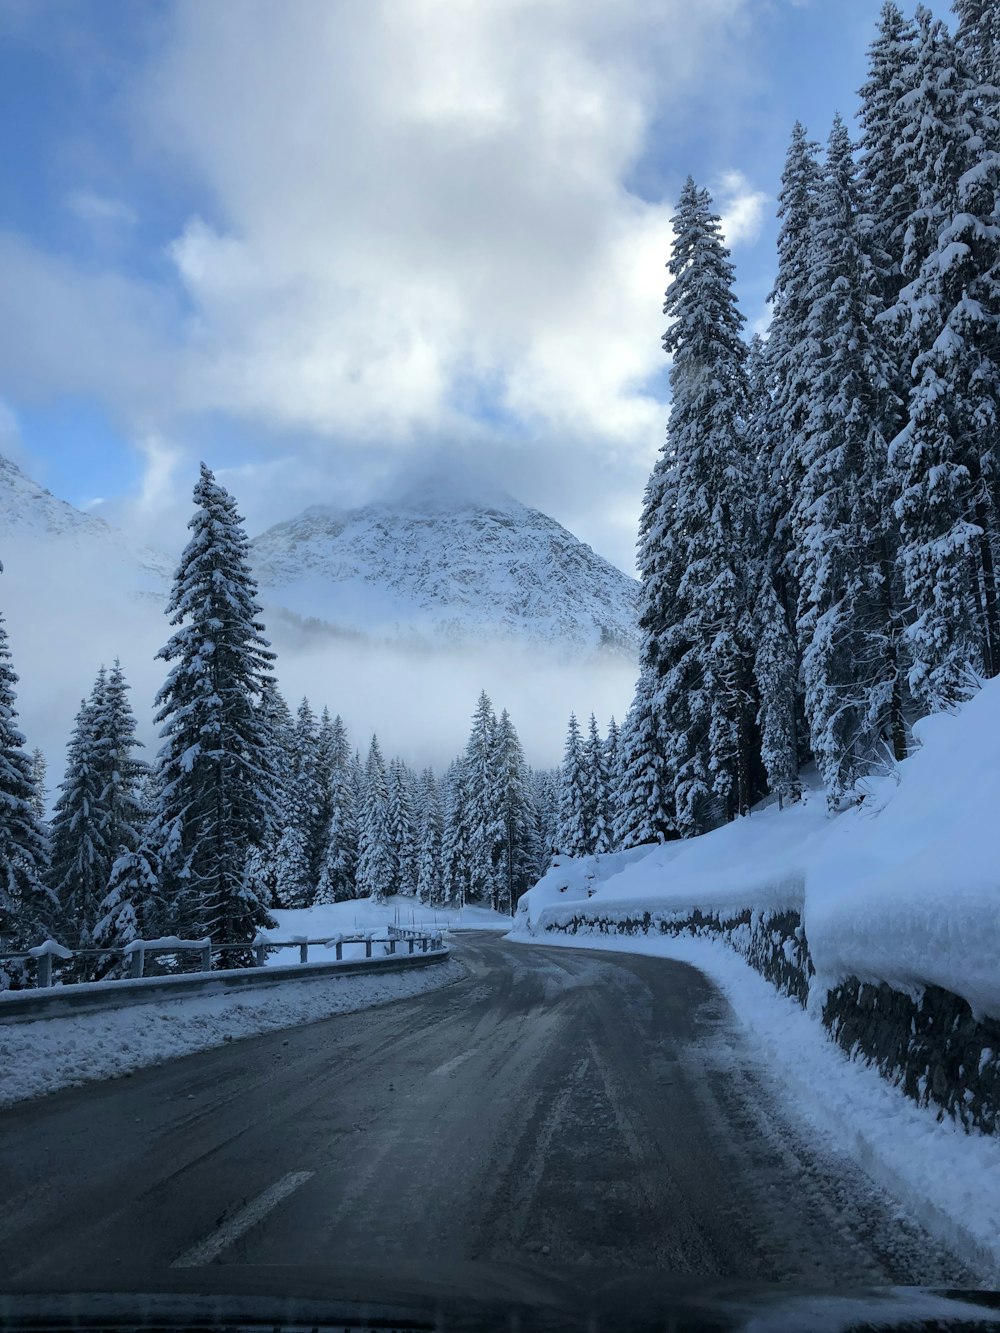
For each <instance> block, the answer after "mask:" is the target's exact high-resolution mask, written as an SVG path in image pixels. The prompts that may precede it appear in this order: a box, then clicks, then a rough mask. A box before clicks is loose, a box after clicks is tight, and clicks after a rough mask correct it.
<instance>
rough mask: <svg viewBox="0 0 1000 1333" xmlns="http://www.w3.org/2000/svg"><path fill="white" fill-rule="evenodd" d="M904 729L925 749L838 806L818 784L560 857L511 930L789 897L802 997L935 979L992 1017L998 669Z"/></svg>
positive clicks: (998, 907) (738, 907) (997, 989)
mask: <svg viewBox="0 0 1000 1333" xmlns="http://www.w3.org/2000/svg"><path fill="white" fill-rule="evenodd" d="M915 732H916V736H917V739H918V740H919V741H920V748H919V749H918V750H917V751H916V752H915V753H914V754H913V755H912V756H911V757H910V758H909V759H907V760H906V761H905V762H904V763H902V764H901V765H899V767H898V769H897V770H896V773H895V774H894V775H893V776H891V777H885V778H881V779H878V780H877V781H873V782H871V783H870V784H869V787H870V790H869V795H868V796H867V797H866V799H865V801H864V803H863V804H862V805H861V806H860V807H858V808H855V809H852V810H850V811H848V812H846V813H844V814H841V815H838V816H836V817H833V818H831V817H829V816H828V815H827V813H826V809H825V804H824V802H823V800H822V797H821V796H819V795H817V794H813V795H812V796H811V799H808V800H807V801H806V802H805V803H803V804H800V805H796V806H793V807H791V808H790V809H786V810H784V811H778V810H777V809H776V808H774V807H771V808H769V809H767V810H763V811H760V812H759V813H755V814H753V815H751V816H750V817H749V818H746V819H740V820H737V821H735V822H734V823H732V824H728V825H726V826H725V827H724V828H721V829H717V830H715V831H714V832H712V833H707V834H705V835H704V836H702V837H700V838H691V839H689V840H687V841H683V842H674V843H668V844H666V845H664V846H662V847H656V848H653V849H652V850H650V849H643V848H639V849H636V850H634V851H631V852H625V853H616V854H612V855H610V856H602V857H584V858H580V859H578V860H575V861H564V862H563V863H562V864H560V865H557V866H555V867H553V869H552V870H550V871H549V873H548V874H547V875H546V876H545V877H544V878H543V879H542V880H541V881H540V882H539V883H538V884H537V885H536V887H535V888H533V889H532V890H531V891H530V893H528V894H526V895H525V896H524V897H523V898H522V899H521V901H520V903H519V905H518V914H517V917H516V919H515V925H514V931H515V934H516V935H519V936H527V937H531V936H535V935H538V934H540V933H544V932H545V931H547V930H550V929H553V928H555V929H559V928H561V927H565V925H566V924H567V923H568V922H570V921H571V920H572V919H573V918H574V917H577V918H578V917H580V915H581V914H584V915H589V914H594V915H597V914H599V913H600V914H607V913H608V912H609V911H610V912H612V913H615V914H618V913H621V914H633V915H634V914H636V913H640V914H641V913H643V912H646V911H650V912H655V913H657V915H658V916H661V917H662V916H663V915H664V914H668V915H669V916H674V917H676V918H681V917H685V916H688V915H690V913H691V912H692V911H695V910H697V911H701V912H715V913H719V914H724V913H730V912H733V913H735V912H739V911H742V910H745V909H746V908H752V909H754V910H756V911H766V910H773V911H782V910H787V909H793V910H795V911H798V912H800V913H801V914H802V921H803V925H804V928H805V934H806V938H807V939H808V942H809V951H810V954H811V957H812V962H813V965H814V966H815V968H816V976H815V977H814V978H813V980H812V984H811V987H810V1007H816V1006H817V1005H821V1003H822V1000H823V998H824V997H825V996H826V994H827V993H828V991H829V990H830V989H832V988H833V987H835V986H836V985H838V984H839V983H840V982H841V981H843V980H845V979H846V978H848V977H857V978H858V979H859V980H861V981H875V982H879V981H884V982H887V983H888V984H889V985H891V986H893V987H894V988H896V989H899V990H902V991H904V992H913V991H919V990H920V989H922V988H923V987H925V986H927V985H937V986H940V987H942V988H944V989H945V990H948V991H951V992H952V993H954V994H955V995H959V996H961V997H962V998H963V999H965V1000H967V1001H968V1003H969V1004H970V1006H971V1007H972V1010H973V1012H974V1013H975V1014H977V1015H983V1014H986V1015H990V1016H992V1017H994V1018H1000V836H998V832H997V819H998V811H1000V680H997V681H991V682H990V683H989V684H987V685H986V686H985V687H984V688H983V689H982V690H981V691H980V693H979V694H978V695H977V696H976V697H975V698H974V699H972V700H971V702H969V703H968V704H966V705H965V706H964V707H963V708H962V709H961V710H960V711H958V712H957V713H955V714H949V715H943V714H942V715H938V716H935V717H930V718H925V719H924V720H923V721H921V722H918V723H917V725H916V727H915Z"/></svg>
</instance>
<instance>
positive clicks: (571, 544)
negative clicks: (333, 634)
mask: <svg viewBox="0 0 1000 1333" xmlns="http://www.w3.org/2000/svg"><path fill="white" fill-rule="evenodd" d="M253 561H254V568H255V571H256V574H257V577H258V579H259V581H260V585H261V592H262V596H263V599H264V601H265V603H270V604H274V605H277V606H279V607H283V608H286V609H288V610H289V611H291V612H293V613H294V614H296V615H298V616H302V617H315V618H319V619H320V620H322V621H324V622H327V623H328V624H329V625H332V626H335V627H336V628H337V629H339V630H343V631H349V632H354V633H360V634H364V635H368V636H372V637H375V638H379V639H390V640H397V639H403V640H412V641H414V642H416V643H427V644H433V643H441V642H444V643H452V644H453V643H461V642H473V643H475V642H481V641H482V640H483V639H484V638H486V639H517V640H520V641H521V642H530V643H541V644H546V645H549V646H551V647H555V648H557V649H571V650H573V651H579V650H580V649H585V650H589V651H597V650H600V649H602V648H604V649H608V650H611V651H616V652H619V653H624V654H626V655H629V656H633V655H635V653H636V652H637V611H636V604H637V595H638V588H639V585H638V583H637V582H636V580H635V579H632V578H629V577H628V576H627V575H625V574H623V573H622V572H621V570H619V569H617V568H615V566H614V565H611V564H609V563H608V561H606V560H604V559H602V558H601V557H600V556H599V555H596V554H595V553H594V551H592V550H591V548H590V547H589V546H587V545H585V544H584V543H583V542H581V541H579V540H578V539H577V538H576V537H574V536H573V534H572V533H570V532H567V531H566V529H565V528H563V527H561V526H560V525H559V524H558V523H557V522H556V521H555V520H554V519H551V518H548V517H546V515H545V514H541V513H539V512H538V511H537V510H535V509H529V508H528V507H527V506H526V505H523V504H520V503H519V502H518V501H517V500H514V499H512V498H511V497H510V496H509V495H503V494H496V495H493V496H490V497H489V498H486V499H482V498H477V499H462V498H457V499H456V498H455V497H454V496H452V495H446V496H442V495H440V494H439V493H437V492H436V491H435V490H434V489H433V488H430V487H422V488H420V489H418V490H415V491H412V492H410V493H409V494H408V495H407V496H405V497H404V498H403V499H402V500H400V501H398V502H396V503H391V504H390V503H379V504H371V505H367V506H365V507H364V508H362V509H355V510H350V511H341V510H336V509H331V508H326V507H324V506H316V507H313V508H310V509H307V510H306V511H305V512H304V513H302V514H300V515H299V516H298V517H297V518H293V519H290V520H289V521H288V522H285V523H279V524H276V525H275V526H274V527H272V528H270V529H268V531H267V532H265V533H263V534H262V535H261V536H260V537H257V538H256V539H255V540H254V542H253Z"/></svg>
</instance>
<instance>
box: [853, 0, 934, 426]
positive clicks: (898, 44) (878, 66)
mask: <svg viewBox="0 0 1000 1333" xmlns="http://www.w3.org/2000/svg"><path fill="white" fill-rule="evenodd" d="M916 42H917V30H916V28H915V27H914V25H913V23H912V22H911V21H910V20H909V19H907V18H905V17H904V16H903V13H902V11H901V10H900V8H899V6H898V5H896V4H895V3H894V2H893V0H885V3H884V4H883V6H882V12H881V16H880V19H879V25H878V32H877V35H876V38H875V40H874V41H873V42H872V44H871V46H870V47H869V51H868V78H867V79H866V81H865V83H864V84H863V85H862V87H861V90H860V97H861V105H860V107H859V109H858V120H859V122H860V124H861V141H860V149H861V153H860V158H859V167H858V187H859V190H860V192H861V195H862V197H863V213H864V217H863V218H862V219H861V226H862V228H863V231H864V238H865V248H866V250H867V252H868V254H869V255H870V256H871V258H872V262H873V267H874V271H875V274H876V275H877V276H878V278H880V279H881V290H880V293H879V295H880V297H881V305H882V309H883V310H887V309H889V308H890V307H891V306H893V305H894V304H895V302H896V300H897V299H898V297H899V293H900V290H901V289H902V287H903V285H904V284H905V281H906V279H905V278H904V277H903V272H902V261H903V249H904V243H905V237H906V229H907V226H908V225H909V220H910V217H911V216H912V214H913V212H914V210H915V209H916V206H917V198H916V172H917V170H919V164H917V163H915V162H914V161H913V160H912V158H911V153H912V148H913V144H912V136H911V134H910V126H909V124H908V119H909V117H911V116H912V113H913V107H912V99H913V93H914V89H915V87H916V78H917V59H916ZM895 352H896V355H895V357H894V360H895V361H896V369H897V372H898V379H897V381H896V382H894V384H893V388H894V390H895V391H896V393H897V395H898V396H899V399H900V404H901V420H900V426H902V424H903V420H902V418H904V417H905V405H906V396H907V393H908V392H909V386H910V375H909V368H910V363H911V361H912V359H913V356H912V354H911V355H909V356H907V355H906V354H905V351H904V350H903V349H902V348H900V347H899V346H898V345H897V347H896V349H895ZM890 438H891V437H890Z"/></svg>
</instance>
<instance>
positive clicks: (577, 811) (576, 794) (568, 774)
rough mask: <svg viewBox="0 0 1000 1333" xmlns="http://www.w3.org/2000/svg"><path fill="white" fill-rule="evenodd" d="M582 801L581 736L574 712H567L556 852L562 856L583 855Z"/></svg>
mask: <svg viewBox="0 0 1000 1333" xmlns="http://www.w3.org/2000/svg"><path fill="white" fill-rule="evenodd" d="M585 801H586V775H585V771H584V757H583V737H582V736H581V735H580V724H579V722H577V720H576V714H575V713H571V714H570V718H569V726H568V727H567V730H566V748H565V750H564V751H563V762H562V769H561V770H560V773H559V851H560V854H561V855H562V856H586V855H587V853H588V851H589V830H588V828H587V810H586V806H585Z"/></svg>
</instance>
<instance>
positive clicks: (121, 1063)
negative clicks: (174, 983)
mask: <svg viewBox="0 0 1000 1333" xmlns="http://www.w3.org/2000/svg"><path fill="white" fill-rule="evenodd" d="M463 976H465V969H464V968H463V967H462V966H461V965H460V964H459V963H456V962H452V961H449V962H445V963H439V964H435V966H434V967H431V968H423V967H422V968H419V969H417V970H413V971H401V972H391V973H385V974H384V975H381V974H380V975H375V976H371V975H365V976H358V977H351V976H343V975H339V976H338V975H333V974H331V976H330V977H329V978H326V977H324V978H322V979H319V980H315V981H300V982H297V983H296V984H294V985H290V986H279V987H274V986H271V987H267V988H266V989H263V988H262V989H260V990H237V991H230V992H228V993H226V994H223V995H211V996H209V995H206V996H191V997H190V998H177V999H171V1000H165V1001H159V1002H153V1003H149V1004H142V1005H137V1006H134V1007H124V1008H121V1009H115V1010H111V1011H101V1012H99V1013H94V1014H79V1015H72V1016H68V1017H64V1018H46V1019H39V1020H37V1021H35V1022H21V1023H15V1024H2V1025H0V1070H2V1071H3V1072H2V1076H0V1106H9V1105H10V1104H11V1103H12V1102H17V1101H21V1100H22V1099H24V1098H26V1097H36V1096H39V1095H40V1094H42V1093H46V1092H54V1091H55V1090H56V1089H58V1088H66V1087H76V1086H78V1085H79V1084H82V1083H89V1082H91V1081H93V1080H95V1079H104V1078H115V1077H118V1076H119V1075H122V1074H129V1073H132V1072H133V1071H134V1070H137V1069H143V1068H146V1067H148V1066H149V1065H157V1064H160V1063H161V1062H162V1061H164V1060H169V1059H173V1058H174V1057H175V1056H179V1055H191V1054H192V1053H193V1052H195V1051H204V1050H208V1049H209V1048H210V1047H212V1046H221V1045H223V1043H225V1042H229V1041H238V1040H240V1039H241V1038H243V1037H254V1036H257V1035H258V1034H260V1033H262V1032H273V1031H275V1030H276V1029H278V1028H290V1027H297V1026H298V1025H299V1024H301V1023H314V1022H316V1021H317V1020H318V1019H322V1018H330V1017H332V1016H333V1015H334V1014H346V1013H352V1012H354V1011H356V1010H358V1009H367V1008H369V1007H370V1006H372V1005H376V1004H386V1003H388V1002H390V1001H392V1000H402V999H407V998H408V997H410V996H412V995H419V994H420V993H421V992H422V991H427V990H432V989H434V988H435V987H437V986H443V985H447V984H448V983H449V982H453V981H458V980H460V979H461V978H462V977H463Z"/></svg>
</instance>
